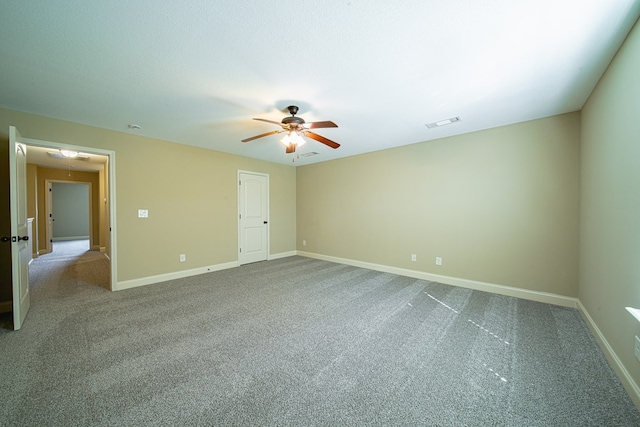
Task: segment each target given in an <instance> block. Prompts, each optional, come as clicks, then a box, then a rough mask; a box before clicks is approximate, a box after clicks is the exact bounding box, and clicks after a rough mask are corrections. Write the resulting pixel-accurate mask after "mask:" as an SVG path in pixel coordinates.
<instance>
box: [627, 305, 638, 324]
mask: <svg viewBox="0 0 640 427" xmlns="http://www.w3.org/2000/svg"><path fill="white" fill-rule="evenodd" d="M625 308H626V309H627V311H628V312H629V313H631V315H632V316H633V317H635V319H636V320H638V321H640V310H638V309H637V308H633V307H625Z"/></svg>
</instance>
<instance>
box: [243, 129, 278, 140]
mask: <svg viewBox="0 0 640 427" xmlns="http://www.w3.org/2000/svg"><path fill="white" fill-rule="evenodd" d="M282 132H284V131H283V130H272V131H271V132H267V133H261V134H260V135H256V136H252V137H251V138H245V139H243V140H242V142H249V141H253V140H254V139H258V138H262V137H264V136H269V135H275V134H276V133H282Z"/></svg>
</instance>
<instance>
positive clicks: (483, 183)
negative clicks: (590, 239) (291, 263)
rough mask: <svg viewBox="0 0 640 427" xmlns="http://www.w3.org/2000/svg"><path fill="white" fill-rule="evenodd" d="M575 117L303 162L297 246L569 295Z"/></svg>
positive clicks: (573, 269) (574, 231) (574, 234)
mask: <svg viewBox="0 0 640 427" xmlns="http://www.w3.org/2000/svg"><path fill="white" fill-rule="evenodd" d="M579 122H580V121H579V114H578V113H573V114H566V115H562V116H556V117H551V118H546V119H542V120H536V121H530V122H526V123H520V124H516V125H512V126H506V127H501V128H496V129H491V130H486V131H482V132H474V133H470V134H465V135H460V136H456V137H451V138H446V139H440V140H436V141H430V142H425V143H420V144H415V145H410V146H404V147H399V148H395V149H391V150H384V151H379V152H375V153H369V154H365V155H360V156H355V157H349V158H344V159H339V160H335V161H330V162H325V163H319V164H314V165H309V166H304V167H299V168H298V170H297V174H298V186H297V205H298V210H297V215H298V241H297V245H298V249H299V250H302V251H307V252H312V253H317V254H322V255H329V256H335V257H341V258H347V259H351V260H357V261H365V262H370V263H375V264H381V265H384V266H392V267H399V268H407V269H411V270H417V271H420V272H427V273H432V274H439V275H444V276H450V277H455V278H463V279H470V280H474V281H481V282H488V283H492V284H499V285H507V286H513V287H517V288H524V289H529V290H534V291H544V292H552V293H556V294H560V295H565V296H577V292H578V289H577V271H578V251H577V247H578V222H577V218H578V206H579V200H578V192H579V182H578V180H579V164H578V161H579V126H580V124H579ZM302 240H306V242H307V245H306V246H304V247H303V246H302ZM412 253H415V254H416V255H417V262H411V261H410V259H411V254H412ZM436 256H439V257H442V258H443V265H442V266H436V265H435V262H434V261H435V257H436Z"/></svg>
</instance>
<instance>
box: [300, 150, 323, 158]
mask: <svg viewBox="0 0 640 427" xmlns="http://www.w3.org/2000/svg"><path fill="white" fill-rule="evenodd" d="M316 154H320V153H317V152H315V151H310V152H308V153H302V154H300V157H310V156H315V155H316Z"/></svg>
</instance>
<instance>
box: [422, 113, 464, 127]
mask: <svg viewBox="0 0 640 427" xmlns="http://www.w3.org/2000/svg"><path fill="white" fill-rule="evenodd" d="M459 121H460V117H459V116H458V117H451V118H450V119H444V120H439V121H437V122H433V123H427V125H426V126H427V127H428V128H429V129H433V128H439V127H440V126H446V125H450V124H451V123H456V122H459Z"/></svg>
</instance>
